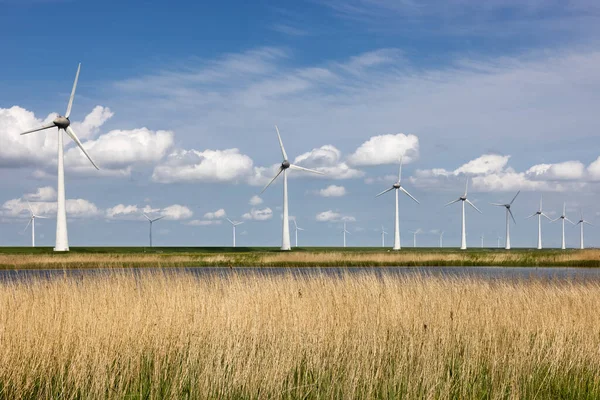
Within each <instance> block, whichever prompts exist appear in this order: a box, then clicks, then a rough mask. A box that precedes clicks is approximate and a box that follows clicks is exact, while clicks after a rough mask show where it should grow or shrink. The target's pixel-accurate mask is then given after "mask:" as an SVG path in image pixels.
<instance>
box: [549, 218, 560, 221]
mask: <svg viewBox="0 0 600 400" xmlns="http://www.w3.org/2000/svg"><path fill="white" fill-rule="evenodd" d="M559 219H560V217H558V218H556V219H551V220H550V222H556V221H558V220H559Z"/></svg>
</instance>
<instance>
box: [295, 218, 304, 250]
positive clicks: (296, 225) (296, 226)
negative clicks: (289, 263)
mask: <svg viewBox="0 0 600 400" xmlns="http://www.w3.org/2000/svg"><path fill="white" fill-rule="evenodd" d="M293 221H294V228H295V233H296V247H298V231H303V230H304V228H300V227H299V226H298V224H297V223H296V218H294V219H293Z"/></svg>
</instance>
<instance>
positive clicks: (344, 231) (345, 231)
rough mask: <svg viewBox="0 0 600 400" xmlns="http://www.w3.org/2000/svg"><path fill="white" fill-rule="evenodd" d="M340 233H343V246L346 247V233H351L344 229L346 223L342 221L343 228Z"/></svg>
mask: <svg viewBox="0 0 600 400" xmlns="http://www.w3.org/2000/svg"><path fill="white" fill-rule="evenodd" d="M342 233H343V234H344V247H346V233H347V234H348V235H351V233H350V232H349V231H348V230H347V229H346V223H345V222H344V230H343V231H342Z"/></svg>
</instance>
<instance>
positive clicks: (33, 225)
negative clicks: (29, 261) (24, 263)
mask: <svg viewBox="0 0 600 400" xmlns="http://www.w3.org/2000/svg"><path fill="white" fill-rule="evenodd" d="M27 207H29V212H30V213H31V215H30V216H29V222H28V223H27V225H26V226H25V229H23V232H25V231H26V230H27V228H29V225H30V224H31V247H35V219H36V218H42V219H48V217H42V216H41V215H35V213H34V212H33V209H32V208H31V204H29V202H27Z"/></svg>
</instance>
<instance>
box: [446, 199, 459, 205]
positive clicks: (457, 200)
mask: <svg viewBox="0 0 600 400" xmlns="http://www.w3.org/2000/svg"><path fill="white" fill-rule="evenodd" d="M459 201H460V198H458V199H456V200H454V201H451V202H450V203H446V205H444V207H447V206H449V205H450V204H454V203H458V202H459Z"/></svg>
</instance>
